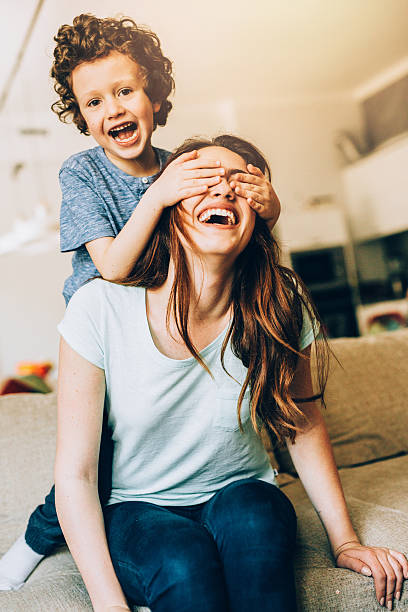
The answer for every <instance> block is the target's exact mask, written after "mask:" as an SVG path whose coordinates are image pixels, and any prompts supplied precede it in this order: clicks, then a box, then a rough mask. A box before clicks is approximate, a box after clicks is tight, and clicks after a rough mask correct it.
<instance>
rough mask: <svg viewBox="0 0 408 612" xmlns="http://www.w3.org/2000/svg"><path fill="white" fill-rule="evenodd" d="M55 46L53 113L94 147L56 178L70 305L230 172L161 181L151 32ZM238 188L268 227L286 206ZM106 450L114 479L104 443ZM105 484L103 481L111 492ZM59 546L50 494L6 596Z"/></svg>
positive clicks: (4, 578)
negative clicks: (162, 221) (170, 214)
mask: <svg viewBox="0 0 408 612" xmlns="http://www.w3.org/2000/svg"><path fill="white" fill-rule="evenodd" d="M55 41H56V43H57V44H56V48H55V50H54V63H53V67H52V71H51V76H52V77H53V78H54V80H55V85H54V88H55V91H56V92H57V94H58V95H59V100H58V101H57V102H55V103H54V104H53V106H52V108H53V110H54V111H55V112H56V113H57V114H58V115H59V118H60V119H61V120H62V121H65V120H66V118H68V117H70V118H72V120H73V122H74V123H75V124H76V126H77V128H78V129H79V131H80V132H81V133H83V134H87V135H91V136H93V138H94V139H95V140H96V142H97V144H98V146H97V147H95V148H93V149H88V150H86V151H83V152H82V153H78V154H75V155H73V156H71V157H70V158H69V159H68V160H67V161H66V162H64V164H63V166H62V168H61V171H60V184H61V191H62V206H61V250H62V251H64V252H65V251H73V258H72V267H73V273H72V275H71V276H70V277H69V278H68V279H67V280H66V281H65V284H64V290H63V294H64V298H65V301H66V303H68V301H69V300H70V298H71V297H72V295H73V293H74V292H75V291H76V290H77V289H78V288H79V287H80V286H81V285H82V284H83V283H84V282H86V281H87V280H88V279H89V278H92V277H93V276H96V275H98V274H100V275H101V276H102V277H103V278H105V279H107V280H118V279H120V278H123V277H125V276H126V275H128V274H129V273H130V272H131V270H132V268H133V266H134V264H135V262H136V261H137V260H138V258H139V257H140V255H141V254H142V252H143V250H144V247H145V245H146V243H147V241H148V239H149V237H150V235H151V233H152V232H153V230H154V228H155V226H156V224H157V222H158V220H159V218H160V215H161V213H162V211H163V209H164V208H165V207H167V206H172V205H173V204H175V203H177V202H179V201H180V200H181V199H182V198H186V197H190V196H194V195H197V196H200V195H201V194H202V195H203V196H204V194H205V193H206V191H207V189H208V188H209V187H210V186H212V185H215V184H217V182H219V180H220V176H222V175H223V174H224V169H223V168H222V167H221V166H220V163H219V162H218V161H217V160H214V161H207V162H205V164H203V162H201V161H200V160H199V159H197V156H196V152H192V153H188V154H186V155H184V156H181V157H180V158H178V159H177V160H176V161H175V162H173V163H172V164H170V165H169V166H168V167H167V168H166V170H165V171H164V172H163V173H162V174H161V176H160V177H159V178H158V179H157V180H156V181H155V178H156V175H157V173H158V172H159V171H160V170H161V168H162V167H163V166H164V164H165V162H166V159H167V157H168V155H169V153H168V152H167V151H164V150H162V149H157V148H155V147H153V146H152V144H151V136H152V133H153V131H154V130H155V128H156V127H157V125H165V124H166V121H167V116H168V113H169V112H170V110H171V107H172V105H171V103H170V102H169V100H168V99H167V98H168V96H169V95H170V93H171V92H172V90H173V89H174V81H173V78H172V74H171V71H172V66H171V62H170V61H169V59H168V58H166V57H164V55H163V54H162V51H161V48H160V41H159V40H158V38H157V36H156V35H155V34H154V33H152V32H150V31H149V30H147V29H145V28H140V27H138V26H137V25H136V24H135V23H134V22H133V21H132V20H131V19H127V18H124V19H120V20H117V19H98V18H96V17H94V16H92V15H80V16H78V17H76V18H75V19H74V21H73V25H72V26H70V25H63V26H61V28H60V29H59V31H58V34H57V36H56V37H55ZM232 185H233V188H234V189H235V190H236V192H237V193H238V194H239V195H244V196H245V197H247V199H248V202H249V204H250V205H251V206H253V208H254V209H255V210H256V212H257V213H258V214H260V215H261V216H262V217H263V218H264V219H266V220H268V224H269V226H270V227H271V228H272V227H273V226H274V224H275V222H276V220H277V218H278V216H279V211H280V205H279V200H278V198H277V196H276V194H275V193H274V191H273V189H272V186H271V184H270V183H269V182H268V181H267V180H266V179H265V177H264V176H263V174H262V172H260V170H258V169H257V168H255V167H253V166H249V167H248V174H246V173H240V174H239V175H237V174H235V175H234V181H233V183H232ZM104 435H106V432H105V433H103V437H104ZM102 449H103V450H104V452H103V453H102V452H101V461H102V462H103V461H104V460H105V463H106V464H107V472H108V473H109V468H110V464H109V456H107V457H106V455H109V453H108V452H107V451H108V449H109V444H108V442H107V441H106V440H103V442H102V443H101V450H102ZM104 456H105V457H104ZM101 472H103V469H101ZM108 481H109V477H107V478H106V481H105V482H104V483H102V484H104V488H105V489H106V488H109V485H108ZM105 492H106V491H105ZM103 495H104V494H103V492H102V491H101V497H102V498H103ZM63 541H64V540H63V536H62V532H61V530H60V527H59V523H58V519H57V516H56V512H55V501H54V489H52V490H51V492H50V494H49V495H48V496H47V498H46V501H45V504H43V505H41V506H39V507H38V508H37V509H36V510H35V511H34V512H33V514H32V515H31V517H30V520H29V524H28V527H27V531H26V533H25V535H22V536H21V537H20V538H19V539H18V540H17V541H16V543H15V544H14V545H13V546H12V548H11V549H10V550H9V551H8V552H7V553H6V554H5V555H4V557H3V558H2V559H1V560H0V590H9V589H18V588H20V587H21V586H22V585H23V584H24V581H25V580H26V578H27V577H28V575H29V574H30V573H31V572H32V571H33V569H34V568H35V567H36V565H37V564H38V563H39V561H40V560H41V559H42V558H43V557H44V556H45V555H48V554H50V553H51V552H52V551H53V550H54V548H55V547H56V546H57V545H59V544H61V543H62V542H63Z"/></svg>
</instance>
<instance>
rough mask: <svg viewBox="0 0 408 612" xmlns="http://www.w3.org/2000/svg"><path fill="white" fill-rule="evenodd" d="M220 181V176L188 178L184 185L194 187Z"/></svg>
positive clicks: (214, 183)
mask: <svg viewBox="0 0 408 612" xmlns="http://www.w3.org/2000/svg"><path fill="white" fill-rule="evenodd" d="M219 182H220V177H219V176H210V177H207V178H192V179H189V180H188V181H186V182H185V183H186V187H187V188H188V187H195V186H196V185H197V186H199V185H208V186H210V185H216V184H217V183H219Z"/></svg>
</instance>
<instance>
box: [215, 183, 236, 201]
mask: <svg viewBox="0 0 408 612" xmlns="http://www.w3.org/2000/svg"><path fill="white" fill-rule="evenodd" d="M211 192H212V195H214V196H216V197H220V196H223V197H224V198H228V199H229V200H233V199H234V198H235V191H234V190H233V189H232V187H231V185H230V184H229V182H228V181H227V179H226V178H224V177H221V180H220V182H219V183H217V184H216V185H214V187H213V188H212V189H211Z"/></svg>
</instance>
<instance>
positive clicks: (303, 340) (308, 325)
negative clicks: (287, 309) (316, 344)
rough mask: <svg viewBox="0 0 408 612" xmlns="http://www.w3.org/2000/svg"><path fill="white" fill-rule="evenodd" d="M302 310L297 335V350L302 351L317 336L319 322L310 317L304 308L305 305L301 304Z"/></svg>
mask: <svg viewBox="0 0 408 612" xmlns="http://www.w3.org/2000/svg"><path fill="white" fill-rule="evenodd" d="M302 312H303V325H302V329H301V331H300V337H299V350H300V351H303V350H304V349H305V348H306V347H308V346H309V345H310V344H312V342H313V341H314V340H315V339H316V338H317V335H318V333H319V331H320V324H319V322H318V321H317V319H315V318H314V317H313V319H312V318H311V316H310V314H309V313H308V311H307V310H306V308H305V306H304V305H303V304H302Z"/></svg>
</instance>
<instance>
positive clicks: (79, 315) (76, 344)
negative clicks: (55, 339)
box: [58, 280, 105, 369]
mask: <svg viewBox="0 0 408 612" xmlns="http://www.w3.org/2000/svg"><path fill="white" fill-rule="evenodd" d="M103 282H104V281H100V280H94V281H91V282H89V283H87V284H86V285H84V286H83V287H81V288H80V289H78V291H77V292H76V293H75V294H74V295H73V296H72V298H71V300H70V301H69V304H68V306H67V309H66V311H65V315H64V318H63V319H62V321H61V322H60V323H59V325H58V331H59V333H60V334H61V336H62V337H63V338H64V340H65V341H66V342H67V344H69V346H70V347H71V348H72V349H73V350H74V351H75V352H76V353H78V354H79V355H81V357H84V359H86V360H87V361H90V362H91V363H93V364H94V365H96V366H97V367H98V368H102V369H104V363H105V360H104V346H103V337H102V325H101V322H102V313H101V307H102V304H103V302H104V300H103V299H102V296H101V283H103Z"/></svg>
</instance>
